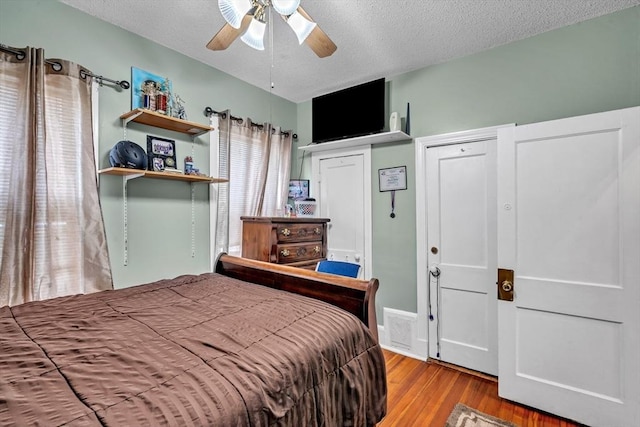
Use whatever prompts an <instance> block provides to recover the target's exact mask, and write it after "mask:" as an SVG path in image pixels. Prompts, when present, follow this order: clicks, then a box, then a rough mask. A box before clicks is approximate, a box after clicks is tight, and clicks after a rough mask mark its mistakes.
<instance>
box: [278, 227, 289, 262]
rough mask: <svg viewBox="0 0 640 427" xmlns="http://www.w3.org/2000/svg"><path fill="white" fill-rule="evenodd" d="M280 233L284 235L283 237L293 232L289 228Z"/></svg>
mask: <svg viewBox="0 0 640 427" xmlns="http://www.w3.org/2000/svg"><path fill="white" fill-rule="evenodd" d="M280 233H282V235H283V236H288V235H290V234H291V230H289V229H288V228H283V229H282V231H281V232H280ZM285 256H286V255H285Z"/></svg>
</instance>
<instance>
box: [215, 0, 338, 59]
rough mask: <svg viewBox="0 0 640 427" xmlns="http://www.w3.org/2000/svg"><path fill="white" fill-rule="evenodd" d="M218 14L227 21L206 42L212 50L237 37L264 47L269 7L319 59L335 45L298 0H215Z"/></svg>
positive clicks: (330, 51)
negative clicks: (218, 10)
mask: <svg viewBox="0 0 640 427" xmlns="http://www.w3.org/2000/svg"><path fill="white" fill-rule="evenodd" d="M218 7H219V9H220V13H222V16H223V17H224V19H225V21H227V23H226V24H225V25H224V26H223V27H222V28H221V29H220V31H218V32H217V33H216V35H215V36H213V38H212V39H211V41H209V43H207V48H209V49H211V50H224V49H226V48H228V47H229V46H230V45H231V43H233V41H234V40H235V39H236V38H238V36H240V39H241V40H242V41H243V42H245V43H246V44H248V45H249V46H251V47H252V48H254V49H258V50H264V32H265V28H266V25H267V23H266V12H267V11H268V8H269V7H272V8H273V10H275V12H276V13H278V14H279V15H280V16H282V19H284V20H285V22H286V23H287V24H289V26H290V27H291V29H292V30H293V31H294V32H295V33H296V36H297V37H298V42H299V43H300V44H302V43H306V44H307V45H308V46H309V47H310V48H311V50H313V51H314V52H315V54H316V55H318V56H319V57H320V58H324V57H327V56H330V55H332V54H333V52H335V51H336V49H337V46H336V45H335V43H334V42H333V41H332V40H331V39H330V38H329V36H327V34H326V33H325V32H324V31H322V30H321V29H320V27H319V26H318V24H316V23H315V22H314V21H313V19H311V17H310V16H309V14H308V13H307V12H305V11H304V9H303V8H302V6H300V0H218Z"/></svg>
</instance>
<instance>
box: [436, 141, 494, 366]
mask: <svg viewBox="0 0 640 427" xmlns="http://www.w3.org/2000/svg"><path fill="white" fill-rule="evenodd" d="M426 159H427V195H428V196H427V197H428V200H427V226H428V232H427V235H428V248H430V250H429V252H428V264H429V266H438V268H439V269H440V275H439V276H438V277H434V276H431V280H430V281H429V286H430V288H429V294H428V296H429V297H430V304H429V307H430V312H431V315H432V316H431V317H430V320H429V357H433V358H438V359H440V360H443V361H446V362H450V363H454V364H456V365H460V366H464V367H467V368H470V369H474V370H477V371H481V372H486V373H489V374H493V375H497V373H498V354H497V325H496V319H497V304H496V291H495V290H496V285H495V274H496V268H497V264H496V252H497V248H496V140H495V139H492V140H485V141H478V142H470V143H465V144H455V145H447V146H439V147H432V148H428V149H427V157H426Z"/></svg>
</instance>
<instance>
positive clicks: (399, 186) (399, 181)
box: [378, 166, 407, 192]
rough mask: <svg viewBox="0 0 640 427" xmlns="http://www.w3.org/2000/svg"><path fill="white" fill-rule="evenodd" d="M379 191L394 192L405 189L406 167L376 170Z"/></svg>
mask: <svg viewBox="0 0 640 427" xmlns="http://www.w3.org/2000/svg"><path fill="white" fill-rule="evenodd" d="M378 178H379V180H380V182H379V183H380V191H381V192H382V191H395V190H406V189H407V167H406V166H396V167H393V168H386V169H378Z"/></svg>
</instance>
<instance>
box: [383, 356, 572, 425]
mask: <svg viewBox="0 0 640 427" xmlns="http://www.w3.org/2000/svg"><path fill="white" fill-rule="evenodd" d="M384 357H385V360H386V366H387V384H388V400H387V416H386V417H385V418H384V420H382V422H380V423H379V424H378V427H389V426H402V427H409V426H426V427H442V426H444V423H445V422H446V420H447V417H448V416H449V414H450V413H451V410H452V409H453V407H454V406H455V405H456V403H458V402H461V403H464V404H465V405H467V406H469V407H472V408H475V409H477V410H479V411H482V412H484V413H485V414H488V415H493V416H495V417H498V418H501V419H504V420H507V421H511V422H513V423H515V424H517V425H519V426H521V427H533V426H535V427H542V426H543V427H577V426H580V424H575V423H573V422H570V421H566V420H563V419H560V418H556V417H554V416H552V415H549V414H546V413H543V412H538V411H536V410H534V409H532V408H528V407H525V406H521V405H518V404H516V403H513V402H510V401H508V400H505V399H502V398H500V397H498V383H497V381H496V380H495V379H493V378H490V377H481V376H478V375H474V374H470V373H467V372H463V371H461V370H458V369H454V368H451V367H448V366H445V365H442V364H439V363H434V362H422V361H420V360H416V359H411V358H409V357H405V356H402V355H399V354H396V353H393V352H391V351H387V350H384Z"/></svg>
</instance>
